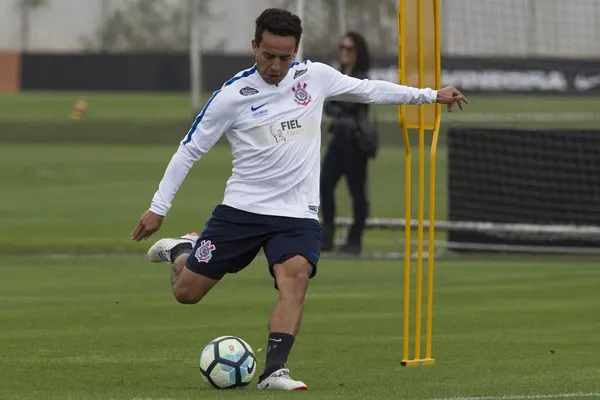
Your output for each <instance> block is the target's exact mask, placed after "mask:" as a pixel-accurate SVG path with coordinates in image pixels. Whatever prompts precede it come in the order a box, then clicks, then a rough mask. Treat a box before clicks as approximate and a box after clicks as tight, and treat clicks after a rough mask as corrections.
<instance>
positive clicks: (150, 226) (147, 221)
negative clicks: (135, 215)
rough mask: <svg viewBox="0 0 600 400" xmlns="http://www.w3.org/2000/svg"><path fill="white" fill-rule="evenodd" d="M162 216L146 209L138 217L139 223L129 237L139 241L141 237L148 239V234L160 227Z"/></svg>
mask: <svg viewBox="0 0 600 400" xmlns="http://www.w3.org/2000/svg"><path fill="white" fill-rule="evenodd" d="M163 218H164V217H163V216H162V215H158V214H155V213H153V212H152V211H150V210H148V211H146V212H145V213H144V214H142V217H141V218H140V223H139V224H138V226H137V227H136V228H135V230H134V231H133V233H132V234H131V239H132V240H135V241H136V242H139V241H140V240H142V239H148V238H149V237H150V235H152V234H153V233H154V232H156V231H158V230H159V229H160V225H161V224H162V221H163Z"/></svg>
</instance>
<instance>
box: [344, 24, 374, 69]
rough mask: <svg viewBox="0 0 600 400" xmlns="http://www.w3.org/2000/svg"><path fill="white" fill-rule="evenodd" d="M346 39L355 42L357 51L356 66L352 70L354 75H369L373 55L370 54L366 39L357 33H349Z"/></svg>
mask: <svg viewBox="0 0 600 400" xmlns="http://www.w3.org/2000/svg"><path fill="white" fill-rule="evenodd" d="M344 37H347V38H349V39H350V40H352V42H354V47H355V51H356V64H355V65H354V68H353V69H352V70H353V72H354V73H357V72H360V73H365V74H366V73H367V72H369V68H371V53H370V52H369V46H367V41H366V40H365V38H364V37H363V36H362V35H361V34H360V33H357V32H347V33H346V34H345V35H344Z"/></svg>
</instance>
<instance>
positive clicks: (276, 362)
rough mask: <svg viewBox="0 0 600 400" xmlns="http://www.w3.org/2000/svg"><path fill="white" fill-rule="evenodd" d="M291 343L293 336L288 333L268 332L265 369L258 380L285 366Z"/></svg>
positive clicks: (292, 343)
mask: <svg viewBox="0 0 600 400" xmlns="http://www.w3.org/2000/svg"><path fill="white" fill-rule="evenodd" d="M293 345H294V336H293V335H290V334H289V333H280V332H272V333H270V334H269V340H268V342H267V361H266V362H265V371H264V372H263V373H262V375H261V376H260V377H259V378H258V379H259V381H262V380H263V379H265V378H266V377H267V376H269V375H271V374H272V373H273V372H275V371H277V370H278V369H281V368H283V367H284V366H285V363H286V362H287V359H288V356H289V355H290V351H291V350H292V346H293Z"/></svg>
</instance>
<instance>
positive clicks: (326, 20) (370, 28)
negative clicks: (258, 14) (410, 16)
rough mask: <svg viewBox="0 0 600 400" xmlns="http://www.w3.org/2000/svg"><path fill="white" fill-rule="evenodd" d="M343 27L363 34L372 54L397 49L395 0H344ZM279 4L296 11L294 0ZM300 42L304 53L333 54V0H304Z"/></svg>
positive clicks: (282, 0) (336, 36)
mask: <svg viewBox="0 0 600 400" xmlns="http://www.w3.org/2000/svg"><path fill="white" fill-rule="evenodd" d="M345 3H346V16H345V21H346V28H347V29H348V30H353V31H357V32H358V33H361V34H362V35H364V36H365V38H366V39H367V42H368V44H369V47H370V49H371V52H372V53H373V54H375V55H392V54H397V52H398V26H397V22H396V21H397V15H396V12H397V4H396V3H397V2H396V1H393V0H369V1H365V0H346V2H345ZM279 4H280V6H282V7H285V8H287V9H288V10H290V11H292V12H295V11H296V2H295V1H294V0H280V2H279ZM305 7H306V9H305V10H304V18H303V21H302V23H303V26H304V36H303V37H304V39H303V40H304V46H305V53H308V54H319V55H324V54H334V53H335V54H337V53H336V52H337V45H338V44H339V40H340V38H339V35H340V27H339V18H338V1H337V0H320V1H315V0H307V1H305Z"/></svg>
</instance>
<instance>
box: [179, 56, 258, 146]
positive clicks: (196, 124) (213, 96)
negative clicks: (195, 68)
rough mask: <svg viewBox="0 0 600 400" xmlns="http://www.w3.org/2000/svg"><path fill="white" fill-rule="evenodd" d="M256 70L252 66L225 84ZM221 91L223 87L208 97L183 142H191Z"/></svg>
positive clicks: (226, 84)
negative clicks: (209, 107)
mask: <svg viewBox="0 0 600 400" xmlns="http://www.w3.org/2000/svg"><path fill="white" fill-rule="evenodd" d="M255 72H256V65H255V66H254V67H252V68H250V69H248V70H246V71H244V72H243V73H242V74H240V75H237V76H234V77H233V78H231V79H230V80H228V81H227V82H225V84H224V85H223V86H229V85H231V84H232V83H234V82H235V81H237V80H240V79H242V78H247V77H249V76H250V75H252V74H253V73H255ZM220 92H221V89H219V90H217V91H216V92H214V93H213V94H212V96H210V99H208V101H207V102H206V104H205V105H204V107H203V108H202V111H200V114H198V116H197V117H196V119H195V120H194V123H193V124H192V127H191V128H190V130H189V131H188V133H187V135H186V137H185V140H184V141H183V142H182V143H183V144H184V145H185V144H188V143H189V142H191V140H192V135H193V134H194V132H195V131H196V128H198V125H199V124H200V121H202V118H204V114H206V110H208V106H210V103H212V101H213V100H214V99H215V97H217V95H218V94H219V93H220Z"/></svg>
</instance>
